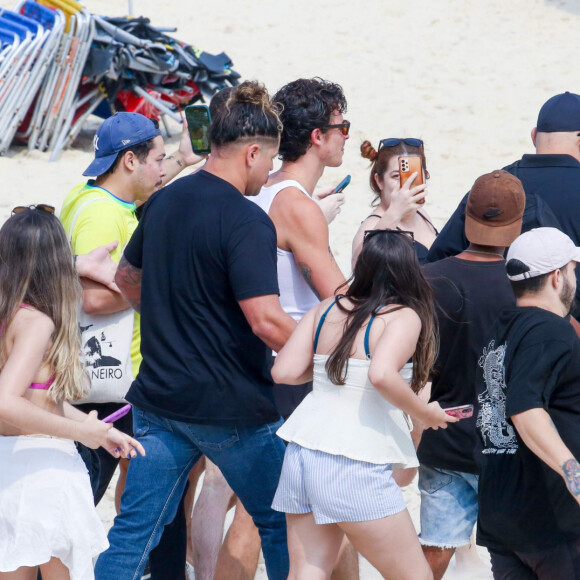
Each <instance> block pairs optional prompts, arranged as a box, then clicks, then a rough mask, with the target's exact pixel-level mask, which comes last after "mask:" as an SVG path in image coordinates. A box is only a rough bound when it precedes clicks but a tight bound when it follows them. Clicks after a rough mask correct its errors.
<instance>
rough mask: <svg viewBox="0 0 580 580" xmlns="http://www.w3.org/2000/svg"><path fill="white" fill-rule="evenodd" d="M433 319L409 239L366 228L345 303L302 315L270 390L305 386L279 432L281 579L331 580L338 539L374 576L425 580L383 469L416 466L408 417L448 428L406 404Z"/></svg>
mask: <svg viewBox="0 0 580 580" xmlns="http://www.w3.org/2000/svg"><path fill="white" fill-rule="evenodd" d="M434 321H435V318H434V315H433V302H432V295H431V290H430V288H429V286H428V284H427V282H426V281H425V279H424V278H423V275H422V274H421V270H420V267H419V263H418V261H417V257H416V254H415V251H414V249H413V243H412V236H411V235H410V234H409V232H404V231H402V230H374V231H372V232H369V233H368V234H367V236H366V239H365V241H364V244H363V248H362V251H361V254H360V257H359V259H358V260H357V262H356V265H355V269H354V274H353V279H352V282H351V285H350V288H349V290H348V291H347V293H346V294H345V295H344V296H337V297H336V299H334V298H331V299H328V300H325V301H324V302H322V303H321V304H320V305H318V306H316V307H314V308H313V309H312V310H310V311H309V312H308V313H307V314H306V316H305V317H304V318H303V319H302V321H301V322H300V323H299V325H298V327H297V328H296V330H295V331H294V333H293V334H292V336H291V338H290V340H289V341H288V343H287V344H286V345H285V346H284V348H283V349H282V350H281V351H280V353H279V354H278V356H277V357H276V362H275V364H274V368H273V370H272V376H273V377H274V380H275V381H276V382H279V383H289V384H301V383H304V382H306V381H308V380H312V379H313V380H314V389H313V392H312V393H311V394H309V395H308V396H307V397H306V398H305V399H304V401H303V402H302V403H301V404H300V406H299V407H298V408H297V409H296V410H295V411H294V413H293V414H292V415H291V417H290V418H289V419H288V421H287V422H286V423H285V424H284V425H283V426H282V427H281V428H280V429H279V431H278V434H279V435H280V437H282V439H284V440H286V441H287V442H288V447H287V450H286V454H285V457H284V466H283V468H282V475H281V477H280V483H279V486H278V490H277V492H276V496H275V498H274V503H273V506H272V507H273V508H274V509H276V510H278V511H283V512H285V513H286V518H287V523H288V546H289V552H290V575H289V579H290V580H323V579H327V578H330V574H331V571H332V567H333V565H334V562H335V560H336V556H337V554H338V550H339V547H340V544H341V541H342V539H343V536H344V534H346V535H347V536H348V538H349V539H350V541H351V542H352V544H353V545H354V547H355V548H356V549H357V550H358V551H359V552H360V553H361V554H362V555H363V556H364V557H365V558H367V560H369V562H370V563H371V564H372V565H373V566H374V567H375V568H377V570H379V572H380V573H381V574H382V575H383V577H385V578H387V577H388V578H393V579H394V578H396V579H409V580H422V579H428V578H432V574H431V570H430V568H429V566H428V564H427V561H426V560H425V557H424V556H423V553H422V550H421V546H420V544H419V541H418V539H417V534H416V532H415V528H414V526H413V523H412V522H411V518H410V516H409V514H408V512H407V510H406V508H405V503H404V501H403V498H402V494H401V491H400V489H399V487H398V486H397V484H396V482H395V481H394V479H393V468H394V467H395V466H400V467H413V466H416V465H418V462H417V457H416V455H415V448H414V446H413V442H412V441H411V435H410V428H411V421H410V420H409V416H412V417H416V418H417V419H418V420H420V421H421V422H422V423H423V424H424V425H425V426H426V427H427V428H433V429H437V428H445V427H446V426H447V423H449V422H455V421H456V419H455V418H453V417H450V416H449V415H447V414H446V413H445V412H444V411H443V410H442V409H441V407H440V406H439V404H438V403H430V404H426V403H425V402H423V401H422V400H421V399H419V397H418V396H417V393H418V392H419V390H420V389H421V388H422V387H423V385H424V384H425V382H426V381H427V377H428V374H429V371H430V369H431V366H432V364H433V361H434V359H435V353H436V329H435V322H434ZM411 358H412V362H410V359H411Z"/></svg>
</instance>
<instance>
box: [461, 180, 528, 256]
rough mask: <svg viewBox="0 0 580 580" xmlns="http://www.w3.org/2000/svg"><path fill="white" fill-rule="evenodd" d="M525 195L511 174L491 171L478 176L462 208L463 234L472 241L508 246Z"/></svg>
mask: <svg viewBox="0 0 580 580" xmlns="http://www.w3.org/2000/svg"><path fill="white" fill-rule="evenodd" d="M525 207H526V194H525V193H524V188H523V187H522V183H521V181H520V180H519V179H518V178H517V177H514V176H513V175H512V174H511V173H508V172H507V171H502V170H496V171H492V172H491V173H487V174H485V175H482V176H481V177H478V178H477V179H476V180H475V183H474V184H473V187H472V188H471V191H470V193H469V197H468V198H467V206H466V208H465V235H466V237H467V239H468V240H469V241H470V242H471V243H473V244H481V245H483V246H502V247H507V246H509V245H510V244H511V243H512V242H513V241H514V240H515V239H516V238H517V237H518V236H519V235H520V232H521V229H522V216H523V215H524V208H525Z"/></svg>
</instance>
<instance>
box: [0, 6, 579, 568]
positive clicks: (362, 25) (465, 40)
mask: <svg viewBox="0 0 580 580" xmlns="http://www.w3.org/2000/svg"><path fill="white" fill-rule="evenodd" d="M13 4H14V3H13V2H11V1H7V0H0V7H4V8H11V7H12V6H13ZM86 5H87V7H88V8H89V10H91V11H92V12H94V13H97V14H104V15H111V16H113V15H125V14H126V13H127V2H119V1H118V0H92V1H87V2H86ZM134 12H135V15H145V16H148V17H150V18H151V19H152V22H153V24H154V25H158V26H177V27H178V31H177V33H176V36H177V37H178V38H179V39H181V40H184V41H187V42H189V43H191V44H193V45H195V46H198V47H200V48H202V49H203V50H205V51H207V52H212V53H219V52H221V51H222V50H223V51H225V52H227V53H228V55H229V56H230V57H231V58H232V60H233V62H234V68H235V70H237V71H238V72H240V73H241V74H242V77H243V78H248V79H258V80H260V81H262V82H264V83H265V84H266V86H267V87H268V88H269V89H270V90H271V92H272V93H273V92H275V91H276V90H277V89H278V88H279V87H280V86H282V85H283V84H285V83H287V82H289V81H290V80H293V79H296V78H298V77H313V76H320V77H322V78H326V79H330V80H332V81H334V82H338V83H340V84H341V85H342V86H343V87H344V90H345V93H346V96H347V99H348V102H349V106H348V112H347V113H346V114H345V118H347V119H349V120H350V121H351V123H352V126H351V133H350V139H349V141H348V143H347V146H346V152H345V157H344V163H343V166H342V167H340V168H333V169H329V170H328V171H326V173H325V174H324V176H323V178H322V180H321V182H320V184H319V185H320V186H321V187H323V186H330V185H335V184H337V183H338V182H339V181H340V180H341V179H342V178H343V177H344V176H345V175H346V174H351V175H352V183H351V185H350V186H349V188H348V189H347V190H346V192H345V193H346V199H347V201H346V204H345V206H344V208H343V211H342V213H341V214H340V215H339V216H338V218H337V219H336V221H335V222H334V223H333V224H332V226H331V244H332V249H333V252H334V254H335V256H336V258H337V261H338V262H339V264H340V266H341V267H342V268H343V270H344V272H345V273H350V254H351V241H352V237H353V236H354V233H355V232H356V230H357V228H358V225H359V224H360V222H361V220H362V219H364V218H365V217H366V216H367V215H368V214H369V213H370V208H369V203H370V201H371V199H372V194H371V191H370V188H369V185H368V173H369V164H368V161H366V160H364V159H362V158H361V156H360V153H359V147H360V144H361V143H362V141H363V140H364V139H369V140H370V141H371V142H372V143H373V144H375V146H376V145H378V142H379V139H381V138H385V137H402V136H407V137H419V138H421V139H423V140H424V141H425V149H426V154H427V165H428V169H429V172H430V175H431V179H430V181H429V196H428V198H427V204H426V209H427V211H428V212H429V214H430V216H431V218H432V219H433V221H434V223H435V224H436V226H437V227H440V226H442V225H443V224H444V223H445V220H446V219H447V217H448V216H449V215H450V213H451V212H452V211H453V210H454V209H455V207H456V205H457V203H458V202H459V200H460V199H461V197H462V196H463V195H464V194H465V192H466V191H468V190H469V188H470V186H471V184H472V183H473V181H474V180H475V179H476V178H477V177H478V176H479V175H481V174H482V173H487V172H489V171H491V170H493V169H496V168H501V167H503V166H505V165H507V164H509V163H510V162H512V161H514V160H516V159H518V158H519V157H520V156H521V155H522V154H523V153H530V152H532V151H533V147H532V142H531V139H530V131H531V130H532V128H533V127H534V125H535V121H536V118H537V113H538V110H539V108H540V106H541V105H542V104H543V103H544V102H545V101H546V100H547V99H548V98H549V97H550V96H552V95H554V94H557V93H560V92H563V91H566V90H570V91H573V92H580V88H579V87H578V78H579V75H578V65H577V42H578V40H577V39H578V29H579V25H580V0H511V1H510V2H505V0H489V1H488V2H479V1H477V0H409V1H408V2H404V3H402V2H401V3H394V2H389V1H385V0H383V1H380V0H369V1H367V2H355V1H353V0H350V1H348V0H314V1H313V0H310V1H307V0H295V1H293V2H272V1H268V0H254V1H253V2H252V3H248V2H236V1H234V0H222V1H220V2H204V3H201V2H199V3H198V2H194V3H183V2H176V1H171V0H157V1H155V0H134ZM98 125H99V120H98V119H96V118H95V119H93V120H92V121H91V124H90V126H88V127H87V129H86V131H84V132H83V133H82V134H81V136H80V138H79V139H78V140H77V142H76V143H75V144H74V146H73V148H72V149H70V150H67V151H65V152H64V153H63V154H62V155H61V157H60V159H59V161H58V162H56V163H49V161H48V154H46V153H41V152H38V151H35V152H32V153H28V152H27V150H26V149H25V148H21V147H20V148H13V149H11V150H10V151H9V153H8V154H7V155H6V156H4V157H2V158H0V175H1V176H2V181H3V186H2V190H1V193H0V222H2V221H3V220H4V219H5V218H7V217H8V216H9V214H10V209H11V208H12V207H13V206H15V205H19V204H32V203H36V202H43V203H50V204H52V205H55V206H56V207H57V208H58V207H60V205H61V203H62V200H63V199H64V196H65V195H66V193H67V192H68V191H69V190H70V189H71V188H72V187H73V186H74V185H76V184H77V183H79V182H80V181H82V176H81V174H82V171H83V170H84V169H85V168H86V166H87V165H88V164H89V162H90V161H91V159H92V147H91V145H92V135H93V133H94V130H95V129H96V127H98ZM174 130H175V131H177V130H178V129H177V127H175V126H174ZM177 141H178V137H175V136H174V137H171V138H169V139H168V140H167V141H166V150H167V152H168V153H169V152H171V151H173V150H175V149H176V148H177ZM405 498H406V500H407V502H408V506H409V509H410V511H411V514H412V516H413V518H414V520H415V522H416V523H418V522H417V520H418V505H419V501H418V493H417V491H416V488H415V487H414V486H410V487H409V488H407V489H406V490H405ZM100 513H101V515H102V517H103V520H104V521H105V523H106V524H107V525H110V524H111V522H112V518H113V516H114V510H113V507H112V496H111V495H110V494H109V496H107V499H106V500H105V501H104V502H102V504H101V506H100ZM482 556H483V558H485V553H484V552H482ZM361 569H362V570H363V573H362V578H363V579H364V580H371V579H375V578H379V575H378V573H377V572H376V571H374V570H372V569H371V568H370V567H369V566H368V564H366V563H363V564H362V568H361ZM462 577H463V578H469V579H470V580H472V579H477V578H481V579H483V578H491V573H490V572H489V566H488V565H487V567H486V569H485V570H484V571H482V572H481V574H479V575H477V574H476V573H470V574H468V575H463V576H462V575H458V574H457V573H455V572H454V571H453V570H450V571H449V572H448V574H447V575H446V578H462ZM256 578H260V579H264V578H266V575H265V572H264V569H263V566H260V571H259V574H258V575H257V576H256Z"/></svg>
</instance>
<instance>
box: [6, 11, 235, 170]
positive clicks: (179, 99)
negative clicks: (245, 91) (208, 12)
mask: <svg viewBox="0 0 580 580" xmlns="http://www.w3.org/2000/svg"><path fill="white" fill-rule="evenodd" d="M167 32H170V31H169V30H167V29H165V30H162V29H159V28H155V27H153V26H152V25H151V24H150V22H149V20H148V19H147V18H143V17H140V18H107V17H101V16H96V15H92V14H90V13H89V12H88V10H87V9H86V8H85V7H84V6H83V5H82V4H80V3H79V2H76V0H22V1H21V2H20V3H19V4H17V5H16V7H15V9H14V10H13V11H10V10H0V155H3V154H5V153H6V151H7V150H8V148H9V147H10V146H11V145H12V144H13V143H14V142H19V143H26V144H27V145H28V148H29V149H30V150H32V149H40V150H41V151H50V152H51V156H50V159H51V161H53V160H55V159H57V157H58V155H59V153H60V152H61V151H62V150H63V149H64V148H66V147H68V146H70V145H71V144H72V142H73V141H74V140H75V138H76V137H77V136H78V134H79V132H80V131H81V129H82V127H83V125H84V124H85V122H86V120H87V119H88V117H89V116H90V115H92V114H96V115H99V116H101V117H103V118H106V117H107V116H109V115H111V114H113V113H114V112H116V111H123V110H126V111H135V112H141V113H143V114H145V115H147V116H148V117H153V118H157V119H160V120H161V121H162V122H163V123H164V124H165V128H166V130H167V132H168V133H169V127H168V125H167V122H166V119H167V118H172V119H174V120H175V121H177V122H180V123H181V116H180V115H179V114H178V109H180V108H181V107H183V106H185V105H187V104H190V103H192V102H194V101H196V100H205V99H206V98H210V97H211V95H213V94H214V93H215V92H216V91H218V90H221V89H222V88H225V87H226V86H232V85H236V84H237V83H238V79H239V76H240V75H239V74H238V73H236V72H235V71H234V70H232V68H231V67H232V63H231V60H230V59H229V57H228V56H227V55H226V54H225V53H221V54H219V55H212V54H208V53H205V52H203V51H201V50H199V49H196V48H194V47H193V46H191V45H189V44H187V43H184V42H181V41H178V40H176V39H175V38H173V37H171V36H169V35H167V34H166V33H167ZM171 32H174V30H173V29H172V30H171Z"/></svg>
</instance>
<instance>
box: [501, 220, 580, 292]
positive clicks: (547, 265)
mask: <svg viewBox="0 0 580 580" xmlns="http://www.w3.org/2000/svg"><path fill="white" fill-rule="evenodd" d="M510 260H519V261H520V262H522V263H524V264H525V265H526V266H527V267H528V268H529V271H528V272H524V273H523V274H514V275H513V276H510V275H509V274H508V278H509V279H510V280H512V281H513V282H517V281H518V280H526V279H527V278H535V277H536V276H541V275H542V274H549V273H550V272H553V271H554V270H557V269H558V268H563V267H564V266H565V265H566V264H567V263H568V262H572V261H574V262H580V248H578V247H576V246H575V245H574V242H573V241H572V240H571V239H570V238H569V237H568V236H567V235H566V234H565V233H563V232H561V231H560V230H558V229H556V228H536V229H534V230H530V231H529V232H526V233H525V234H522V235H521V236H519V237H518V238H516V240H515V241H514V242H513V244H512V245H511V246H510V249H509V250H508V253H507V257H506V262H509V261H510Z"/></svg>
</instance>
